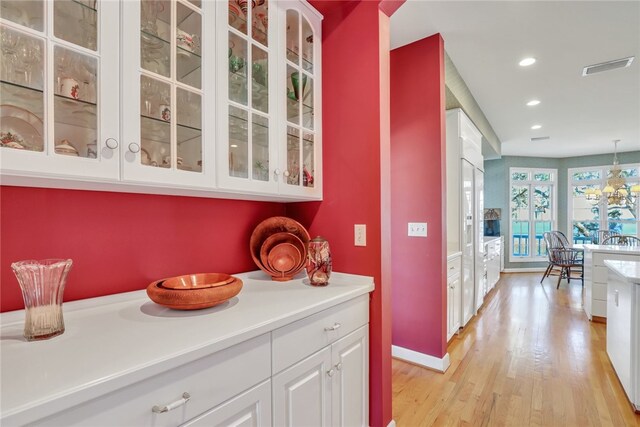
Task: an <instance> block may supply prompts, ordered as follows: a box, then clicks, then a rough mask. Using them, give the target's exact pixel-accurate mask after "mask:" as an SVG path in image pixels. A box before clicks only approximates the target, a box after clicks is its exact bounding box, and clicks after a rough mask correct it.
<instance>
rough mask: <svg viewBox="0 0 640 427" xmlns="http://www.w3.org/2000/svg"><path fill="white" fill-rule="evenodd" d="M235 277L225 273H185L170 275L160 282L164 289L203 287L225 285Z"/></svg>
mask: <svg viewBox="0 0 640 427" xmlns="http://www.w3.org/2000/svg"><path fill="white" fill-rule="evenodd" d="M234 280H236V279H235V277H232V276H230V275H228V274H225V273H199V274H186V275H184V276H177V277H171V278H169V279H166V280H165V281H164V282H163V283H162V287H163V288H166V289H185V290H186V289H203V288H213V287H214V286H222V285H227V284H229V283H231V282H233V281H234Z"/></svg>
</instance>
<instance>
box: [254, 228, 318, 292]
mask: <svg viewBox="0 0 640 427" xmlns="http://www.w3.org/2000/svg"><path fill="white" fill-rule="evenodd" d="M308 244H309V232H308V231H307V230H306V229H305V228H304V227H303V226H302V225H301V224H300V223H299V222H297V221H295V220H293V219H291V218H287V217H284V216H274V217H271V218H268V219H266V220H264V221H262V222H261V223H260V224H258V226H257V227H256V228H255V230H253V233H252V234H251V240H250V242H249V248H250V250H251V257H252V258H253V261H254V262H255V263H256V265H257V266H258V267H259V268H260V269H261V270H262V271H264V272H265V273H267V274H268V275H270V276H271V278H272V279H273V280H276V281H280V282H284V281H287V280H291V279H292V278H293V276H295V275H296V274H298V273H299V272H300V271H301V270H302V269H303V268H304V267H305V265H306V262H307V245H308Z"/></svg>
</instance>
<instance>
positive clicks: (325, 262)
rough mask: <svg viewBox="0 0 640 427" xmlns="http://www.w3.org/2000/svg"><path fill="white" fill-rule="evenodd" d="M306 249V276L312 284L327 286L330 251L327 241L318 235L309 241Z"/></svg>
mask: <svg viewBox="0 0 640 427" xmlns="http://www.w3.org/2000/svg"><path fill="white" fill-rule="evenodd" d="M308 249H309V250H308V251H307V276H309V283H311V284H312V285H313V286H327V285H328V284H329V276H331V251H330V250H329V242H327V241H326V240H325V239H323V238H322V237H320V236H318V237H316V238H315V239H313V240H310V241H309V248H308Z"/></svg>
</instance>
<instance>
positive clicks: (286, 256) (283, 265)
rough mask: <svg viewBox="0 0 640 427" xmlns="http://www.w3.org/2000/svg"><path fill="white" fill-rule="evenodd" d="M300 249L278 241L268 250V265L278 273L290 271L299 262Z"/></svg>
mask: <svg viewBox="0 0 640 427" xmlns="http://www.w3.org/2000/svg"><path fill="white" fill-rule="evenodd" d="M301 258H302V256H301V255H300V251H299V250H298V248H296V247H295V246H294V245H292V244H291V243H279V244H277V245H275V246H274V247H273V249H271V251H269V257H268V263H269V266H270V267H271V268H272V269H273V270H274V271H276V272H277V273H279V274H284V273H288V272H292V271H294V270H295V268H296V267H297V266H298V265H299V264H300V259H301Z"/></svg>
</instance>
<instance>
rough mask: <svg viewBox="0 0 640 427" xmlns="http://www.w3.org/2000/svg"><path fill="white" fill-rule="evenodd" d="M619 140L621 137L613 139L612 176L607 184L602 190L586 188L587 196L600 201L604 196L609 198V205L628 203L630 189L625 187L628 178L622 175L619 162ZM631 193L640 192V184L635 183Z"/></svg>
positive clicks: (588, 198) (610, 172)
mask: <svg viewBox="0 0 640 427" xmlns="http://www.w3.org/2000/svg"><path fill="white" fill-rule="evenodd" d="M618 142H620V140H619V139H616V140H614V141H613V144H614V149H613V166H612V167H611V170H610V171H609V174H610V175H611V177H610V178H609V179H607V185H606V186H605V187H604V188H603V189H602V190H600V189H599V188H587V189H586V190H585V198H586V199H587V200H591V201H594V202H596V203H597V202H599V201H600V199H601V198H602V197H603V196H604V197H606V198H607V203H608V204H609V205H622V204H625V205H626V199H627V196H628V195H629V191H627V189H626V188H625V184H626V180H625V179H624V177H623V176H622V170H620V165H619V164H618ZM630 191H631V193H635V194H639V193H640V184H635V185H633V186H632V187H631V189H630Z"/></svg>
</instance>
